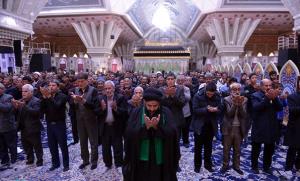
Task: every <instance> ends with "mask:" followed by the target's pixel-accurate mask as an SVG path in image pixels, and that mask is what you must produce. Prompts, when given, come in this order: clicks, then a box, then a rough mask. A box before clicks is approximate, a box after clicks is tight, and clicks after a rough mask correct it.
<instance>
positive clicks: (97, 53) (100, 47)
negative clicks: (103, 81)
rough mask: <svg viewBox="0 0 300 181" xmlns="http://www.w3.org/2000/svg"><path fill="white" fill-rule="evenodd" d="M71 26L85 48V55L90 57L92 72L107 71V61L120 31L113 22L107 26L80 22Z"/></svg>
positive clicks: (102, 22)
mask: <svg viewBox="0 0 300 181" xmlns="http://www.w3.org/2000/svg"><path fill="white" fill-rule="evenodd" d="M72 25H73V27H74V29H75V30H76V32H77V34H78V35H79V37H80V39H81V40H82V42H83V44H84V45H85V47H86V48H87V53H88V54H89V55H90V56H91V59H92V71H93V72H96V71H100V72H102V71H107V70H109V69H110V68H109V67H108V59H109V57H110V56H111V54H112V49H113V47H114V45H115V43H116V42H117V40H118V38H119V36H120V34H121V32H122V29H121V28H119V27H118V26H117V25H116V23H115V22H114V21H110V22H108V23H107V24H105V23H104V21H101V22H100V23H99V24H95V23H94V22H90V23H89V24H87V23H84V22H80V23H72Z"/></svg>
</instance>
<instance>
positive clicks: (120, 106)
mask: <svg viewBox="0 0 300 181" xmlns="http://www.w3.org/2000/svg"><path fill="white" fill-rule="evenodd" d="M102 100H104V102H105V104H106V105H107V96H106V95H104V96H102V97H101V98H100V103H101V101H102ZM113 100H114V101H116V103H117V110H116V111H114V110H112V114H113V116H114V122H113V127H114V129H116V133H120V136H121V135H123V133H124V129H125V127H126V125H127V119H128V116H127V115H128V112H127V111H128V107H127V101H126V99H125V97H124V96H123V95H121V94H115V95H114V97H113ZM106 116H107V109H106V110H104V111H102V110H101V111H100V112H99V120H100V129H99V130H100V133H103V132H104V131H103V129H104V127H105V124H104V123H105V119H106Z"/></svg>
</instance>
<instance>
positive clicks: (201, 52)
mask: <svg viewBox="0 0 300 181" xmlns="http://www.w3.org/2000/svg"><path fill="white" fill-rule="evenodd" d="M216 53H217V48H216V46H215V45H214V44H212V43H205V42H201V41H198V42H197V60H198V61H197V68H198V69H202V68H203V59H205V60H207V59H213V58H215V56H216ZM214 63H216V62H214ZM206 64H207V61H206Z"/></svg>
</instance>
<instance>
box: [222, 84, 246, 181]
mask: <svg viewBox="0 0 300 181" xmlns="http://www.w3.org/2000/svg"><path fill="white" fill-rule="evenodd" d="M240 93H241V84H239V83H233V84H231V85H230V96H228V97H225V98H224V109H225V110H224V111H225V114H224V119H223V123H222V126H221V130H222V134H223V146H224V147H223V167H222V168H221V173H225V172H226V171H227V170H228V166H229V160H230V159H229V157H230V149H231V147H233V169H234V170H235V171H236V172H237V173H239V174H241V175H243V171H242V170H241V169H240V152H241V143H242V140H243V138H244V137H246V136H247V133H248V129H247V128H248V127H249V126H248V124H249V119H248V116H247V101H248V100H247V98H246V97H243V96H240Z"/></svg>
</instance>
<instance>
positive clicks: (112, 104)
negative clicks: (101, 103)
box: [110, 100, 117, 111]
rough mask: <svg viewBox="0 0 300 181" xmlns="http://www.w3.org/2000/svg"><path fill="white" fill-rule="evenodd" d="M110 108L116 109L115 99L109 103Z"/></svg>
mask: <svg viewBox="0 0 300 181" xmlns="http://www.w3.org/2000/svg"><path fill="white" fill-rule="evenodd" d="M110 106H111V108H112V109H113V110H114V111H117V102H116V100H114V101H113V102H112V103H111V104H110Z"/></svg>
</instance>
